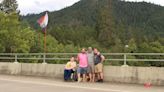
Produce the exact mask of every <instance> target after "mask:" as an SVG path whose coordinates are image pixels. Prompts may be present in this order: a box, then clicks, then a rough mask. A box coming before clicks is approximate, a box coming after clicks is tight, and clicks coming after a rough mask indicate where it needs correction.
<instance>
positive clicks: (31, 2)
mask: <svg viewBox="0 0 164 92" xmlns="http://www.w3.org/2000/svg"><path fill="white" fill-rule="evenodd" d="M17 1H18V4H19V6H18V8H19V10H20V11H21V14H23V15H25V14H28V13H40V12H43V11H46V10H48V11H54V10H60V9H62V8H64V7H67V6H71V5H72V4H74V3H75V2H78V1H79V0H17Z"/></svg>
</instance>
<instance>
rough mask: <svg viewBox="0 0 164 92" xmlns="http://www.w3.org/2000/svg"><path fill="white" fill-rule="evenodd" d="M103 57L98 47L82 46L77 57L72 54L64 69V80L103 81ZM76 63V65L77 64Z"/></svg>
mask: <svg viewBox="0 0 164 92" xmlns="http://www.w3.org/2000/svg"><path fill="white" fill-rule="evenodd" d="M104 60H105V57H104V56H103V55H101V53H100V52H99V51H98V49H96V48H94V49H92V47H88V49H87V50H86V49H85V48H82V50H81V52H80V53H79V54H78V55H77V57H74V56H72V57H71V59H70V61H69V62H67V64H66V65H65V69H64V80H65V81H70V80H74V81H78V82H103V79H104V76H103V62H104ZM77 63H78V65H77Z"/></svg>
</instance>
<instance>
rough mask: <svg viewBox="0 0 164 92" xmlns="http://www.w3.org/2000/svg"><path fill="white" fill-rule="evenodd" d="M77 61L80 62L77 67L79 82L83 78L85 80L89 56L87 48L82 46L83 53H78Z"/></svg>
mask: <svg viewBox="0 0 164 92" xmlns="http://www.w3.org/2000/svg"><path fill="white" fill-rule="evenodd" d="M77 61H78V62H79V67H78V69H77V73H78V82H81V80H83V81H84V82H85V81H86V73H87V67H88V57H87V54H86V50H85V48H82V50H81V53H79V54H78V55H77ZM81 75H82V78H81Z"/></svg>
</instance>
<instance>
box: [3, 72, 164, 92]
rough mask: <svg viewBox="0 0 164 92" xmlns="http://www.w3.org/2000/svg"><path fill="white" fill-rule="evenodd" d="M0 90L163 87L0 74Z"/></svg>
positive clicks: (142, 91)
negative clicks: (65, 80)
mask: <svg viewBox="0 0 164 92" xmlns="http://www.w3.org/2000/svg"><path fill="white" fill-rule="evenodd" d="M0 92H164V87H162V86H161V87H155V86H152V87H151V88H145V87H144V86H143V85H134V84H133V85H132V84H114V83H101V84H99V83H76V82H74V83H72V82H69V83H68V82H63V81H61V80H56V79H43V78H36V77H20V76H7V75H0Z"/></svg>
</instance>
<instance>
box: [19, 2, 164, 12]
mask: <svg viewBox="0 0 164 92" xmlns="http://www.w3.org/2000/svg"><path fill="white" fill-rule="evenodd" d="M17 1H18V4H19V6H18V8H19V10H20V11H21V14H23V15H25V14H28V13H40V12H43V11H46V10H48V11H54V10H60V9H62V8H65V7H67V6H71V5H72V4H74V3H75V2H78V1H80V0H17ZM125 1H138V2H139V1H146V2H151V3H155V4H160V5H163V6H164V0H125Z"/></svg>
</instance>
